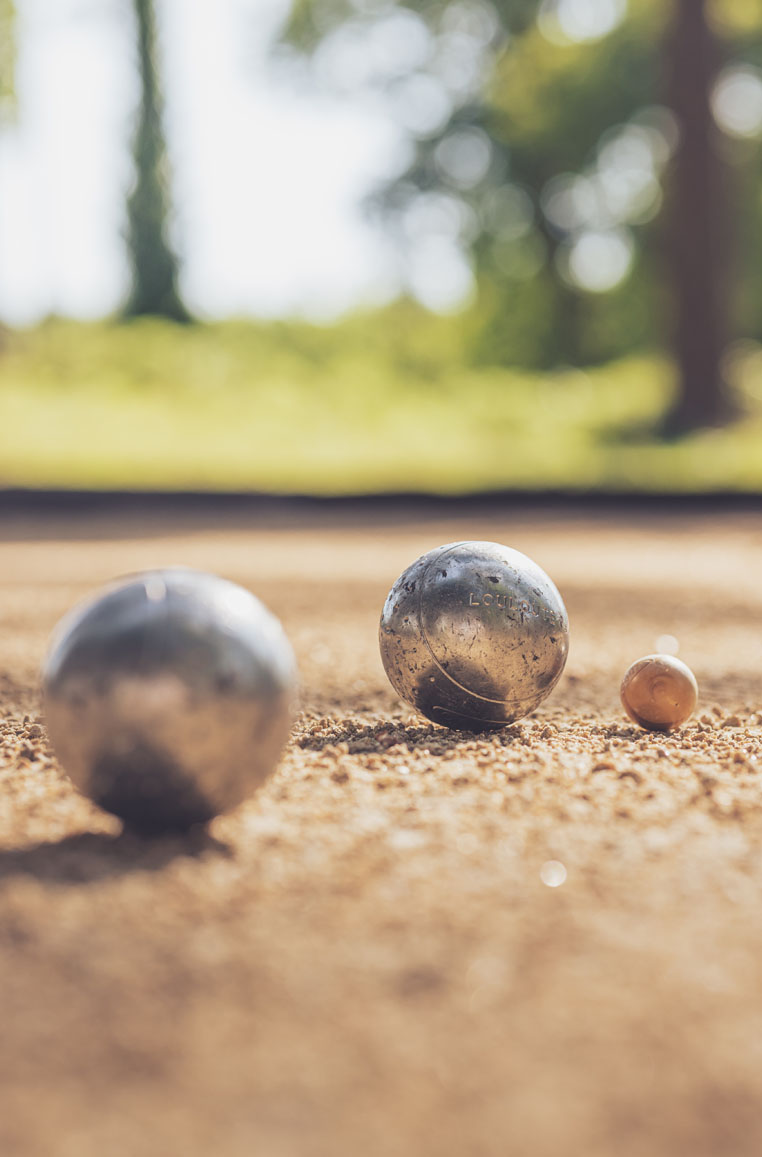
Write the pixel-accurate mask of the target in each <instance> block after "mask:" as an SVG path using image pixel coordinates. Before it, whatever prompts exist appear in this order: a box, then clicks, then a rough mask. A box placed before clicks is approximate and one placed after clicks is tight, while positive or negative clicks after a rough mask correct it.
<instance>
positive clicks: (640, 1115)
mask: <svg viewBox="0 0 762 1157" xmlns="http://www.w3.org/2000/svg"><path fill="white" fill-rule="evenodd" d="M313 518H314V516H313ZM463 537H487V538H493V539H497V540H499V541H503V542H506V543H508V544H510V545H512V546H514V547H517V548H519V549H521V550H523V551H525V552H527V553H528V554H530V555H531V556H533V557H534V558H535V559H536V560H537V561H538V562H539V563H540V564H541V565H542V566H543V567H545V568H546V569H547V570H548V571H549V572H550V573H551V575H552V576H553V578H554V579H555V580H556V582H557V583H558V585H559V586H560V588H561V591H562V592H563V594H564V596H565V599H566V602H567V605H568V609H569V614H570V621H571V639H572V646H571V652H570V658H569V663H568V668H567V673H566V674H565V676H564V677H563V680H562V682H561V684H560V685H559V687H558V689H557V691H556V693H555V694H554V696H553V697H552V698H551V699H550V700H549V701H548V702H547V703H546V704H545V705H544V706H543V707H542V708H541V709H540V710H539V711H538V712H537V714H536V715H534V716H532V717H531V718H529V719H525V720H523V721H521V722H519V723H517V724H515V725H514V726H512V727H509V728H507V729H506V730H504V731H503V732H500V733H498V734H496V735H493V736H487V737H472V736H468V735H465V734H463V733H454V732H447V731H445V730H443V729H438V728H436V727H434V726H433V725H429V724H428V723H426V722H425V721H424V720H422V719H420V718H417V717H415V716H413V714H412V713H411V712H410V711H408V710H407V709H406V708H405V707H403V706H402V705H401V704H400V703H399V701H398V700H397V699H396V698H395V696H394V694H393V693H392V691H391V689H390V687H389V685H388V683H387V682H386V679H385V677H384V674H383V671H382V669H381V665H380V661H379V658H378V653H377V644H376V630H377V623H378V616H379V611H380V607H381V604H382V601H383V599H384V596H385V594H386V591H387V589H388V587H389V586H390V585H391V583H392V581H393V580H394V578H395V577H396V576H397V574H398V573H399V572H400V571H401V570H402V569H403V568H404V567H405V566H406V565H407V564H408V563H409V562H410V561H411V560H412V559H413V558H414V557H416V556H417V555H418V554H420V553H421V552H423V551H424V550H427V549H429V548H430V547H432V546H434V545H437V544H439V543H442V542H446V541H451V540H454V539H459V538H463ZM177 562H184V563H187V564H190V565H194V566H198V567H202V568H209V569H215V570H218V571H220V572H221V573H223V574H224V575H226V576H227V577H229V578H231V579H234V580H237V581H239V582H242V583H244V584H246V585H248V586H249V587H251V588H252V589H253V590H254V591H256V593H257V594H259V595H260V596H261V597H263V598H264V599H265V601H266V602H267V603H268V604H269V605H270V606H271V607H272V608H273V610H275V611H276V612H277V613H278V614H279V615H280V616H281V617H282V619H283V621H284V624H285V626H286V628H287V630H288V632H289V634H290V636H291V638H292V640H293V643H294V645H295V649H296V652H297V655H298V659H299V663H300V667H301V671H302V679H303V692H302V707H301V712H300V715H299V717H298V720H297V724H296V728H295V731H294V734H293V739H292V741H291V743H290V745H289V747H288V750H287V752H286V754H285V757H284V759H283V762H282V765H281V767H280V769H279V770H278V772H277V774H276V775H275V776H274V778H273V779H272V780H271V781H270V782H269V783H268V785H267V786H266V787H265V788H264V789H263V790H262V791H261V793H260V794H259V795H258V796H257V797H256V798H255V799H253V800H251V801H250V802H249V803H247V804H246V805H244V806H243V807H241V808H240V809H239V810H238V811H237V812H235V813H234V814H231V815H230V816H227V817H224V818H222V819H220V820H218V821H216V822H215V823H214V825H213V827H212V831H211V835H210V836H209V837H208V838H203V837H201V836H199V837H197V838H189V839H184V840H162V841H159V842H156V843H141V842H139V841H138V840H136V839H135V838H132V837H127V836H124V835H120V834H119V830H118V825H116V824H115V823H114V822H113V821H111V820H109V819H108V818H106V817H104V816H103V815H102V814H101V813H98V812H97V811H96V810H95V809H94V808H93V807H91V806H90V805H89V804H88V803H86V802H85V801H84V800H82V799H81V798H79V797H78V796H77V795H76V794H75V793H74V791H73V790H72V788H71V787H70V786H69V784H68V782H67V781H66V779H65V778H63V777H62V775H61V773H60V770H59V768H58V767H57V765H56V762H55V760H54V758H53V757H52V755H51V752H50V751H49V749H48V746H47V743H46V738H45V733H44V729H43V726H42V721H41V718H40V701H39V696H38V692H37V689H36V671H37V668H38V664H39V661H40V658H41V656H42V653H43V650H44V646H45V640H46V637H47V635H48V632H49V630H50V629H51V627H52V625H53V623H54V622H55V621H56V619H57V618H58V617H59V616H60V615H61V614H62V612H63V611H64V610H65V609H67V608H68V607H69V606H70V605H71V603H72V602H73V601H74V600H75V599H78V598H80V597H82V596H83V595H85V594H86V593H88V592H90V591H92V590H93V588H94V587H96V586H97V585H98V584H99V583H101V582H103V581H104V580H106V579H107V578H109V577H111V576H112V575H113V574H115V573H119V572H125V571H128V570H129V571H132V570H135V569H136V568H142V567H148V566H154V565H163V564H168V563H177ZM760 567H762V535H761V534H760V529H759V524H758V519H757V518H756V516H754V517H752V516H743V515H733V514H732V513H725V514H724V515H722V516H711V517H701V516H699V515H692V516H686V515H684V514H683V515H681V516H679V517H678V516H675V515H670V514H668V513H665V514H663V515H661V516H659V517H654V516H653V515H651V516H649V517H646V516H645V515H638V514H636V513H634V512H633V511H632V509H631V510H630V513H628V514H624V513H620V514H614V515H612V516H610V517H607V518H603V517H601V516H595V517H591V516H586V515H585V513H584V510H582V509H580V510H578V511H573V510H570V509H568V508H566V509H565V511H564V513H563V515H560V514H558V515H557V514H554V512H553V511H552V510H546V511H540V510H535V511H534V512H533V514H532V517H531V518H527V517H524V516H522V514H521V513H520V510H519V509H518V508H514V509H512V510H511V509H510V508H506V509H505V511H504V513H502V514H495V513H494V512H493V513H492V514H489V513H487V512H484V513H483V514H478V513H473V514H472V515H471V517H469V518H464V517H462V516H457V515H456V514H455V513H453V514H452V515H450V516H448V517H447V518H440V519H439V520H432V519H431V518H429V519H428V520H427V519H426V518H425V517H424V516H423V515H422V514H421V513H420V512H416V510H415V509H410V510H408V512H407V513H406V514H405V515H404V516H400V515H399V514H398V515H397V516H393V515H392V514H391V513H389V514H384V512H383V511H381V510H378V509H377V510H376V513H375V514H374V515H373V516H368V515H367V514H364V515H363V516H362V517H361V518H351V517H350V516H349V515H342V516H341V517H338V516H331V517H328V516H325V517H323V518H322V521H321V522H320V523H319V524H318V523H316V522H314V520H313V521H312V522H311V523H310V522H309V521H308V519H307V518H306V517H305V516H304V514H303V513H302V514H300V512H299V509H296V510H294V509H291V510H290V511H288V512H281V513H280V514H279V516H278V517H277V518H275V517H274V516H273V517H270V518H266V517H265V516H264V515H260V516H258V517H255V516H253V515H247V516H245V517H244V516H238V518H237V520H236V519H233V518H232V517H229V518H225V517H221V516H220V515H219V514H217V515H215V516H214V519H213V521H212V520H211V519H209V520H205V519H204V518H203V517H201V516H195V515H192V514H187V513H186V514H185V515H183V516H179V515H177V516H175V517H173V518H171V519H170V518H166V517H164V518H162V517H159V516H158V515H151V514H150V511H149V512H143V514H142V515H141V514H139V513H135V514H134V515H131V516H129V517H128V516H126V515H123V516H121V517H119V516H114V515H113V514H105V513H104V514H103V515H100V516H98V517H97V518H87V517H82V518H79V519H72V518H65V517H60V516H59V517H57V518H50V519H43V518H41V517H38V518H34V519H30V517H28V516H27V517H24V518H21V517H19V518H17V519H13V518H12V517H10V516H9V515H5V516H4V518H3V520H2V522H0V573H2V576H3V598H2V601H1V602H0V628H1V637H2V640H3V643H2V649H1V651H0V791H1V793H2V795H1V798H2V808H0V975H2V1009H3V1012H2V1032H1V1033H0V1152H2V1153H3V1154H8V1155H9V1157H10V1155H12V1157H51V1155H53V1154H55V1157H103V1154H109V1157H134V1155H135V1154H140V1155H141V1157H167V1155H168V1154H172V1155H174V1154H183V1155H184V1157H209V1154H214V1155H215V1157H252V1154H263V1155H265V1154H266V1155H267V1157H356V1154H358V1153H364V1154H368V1155H369V1157H388V1155H389V1154H394V1155H395V1157H464V1154H479V1155H480V1157H482V1155H483V1157H493V1155H494V1157H505V1155H506V1154H511V1155H512V1157H559V1155H564V1157H567V1155H568V1157H579V1155H581V1154H585V1157H611V1155H612V1154H617V1155H618V1157H675V1155H676V1154H687V1153H690V1154H692V1155H693V1157H717V1155H718V1154H733V1157H758V1154H759V1153H760V1151H761V1150H762V1066H760V1040H762V1000H761V999H760V993H762V925H761V924H760V920H759V894H760V887H761V886H762V857H761V856H760V846H762V845H761V841H762V805H761V802H760V801H761V798H762V797H761V796H760V775H761V774H762V716H761V715H760V709H761V708H762V669H761V668H760V649H759V633H760V627H761V626H762V593H761V592H760V584H759V581H758V576H759V573H760ZM663 636H670V637H671V638H669V640H668V642H669V645H670V647H671V649H673V650H674V648H675V646H676V645H678V646H679V654H680V656H681V657H682V658H683V659H684V660H685V661H686V662H688V663H689V664H690V665H691V667H692V668H693V669H694V670H695V672H696V675H697V677H698V680H699V684H700V687H701V700H700V706H699V710H698V714H697V717H696V718H695V719H694V720H693V721H692V722H691V723H690V724H689V725H688V726H687V727H686V728H685V730H684V731H682V732H680V733H678V734H675V735H671V736H653V735H648V734H646V733H643V732H640V731H638V730H637V729H636V728H635V727H634V726H633V725H632V724H630V723H629V722H628V721H627V720H626V718H625V717H624V715H623V713H622V711H621V709H620V707H619V704H618V701H617V684H618V680H619V677H620V675H621V673H622V671H623V670H624V668H625V667H626V666H627V664H628V663H629V662H631V661H632V660H633V659H635V658H637V657H638V656H640V655H642V654H644V653H648V652H650V651H652V650H653V649H654V647H655V646H656V645H657V643H656V641H657V639H658V638H659V637H663Z"/></svg>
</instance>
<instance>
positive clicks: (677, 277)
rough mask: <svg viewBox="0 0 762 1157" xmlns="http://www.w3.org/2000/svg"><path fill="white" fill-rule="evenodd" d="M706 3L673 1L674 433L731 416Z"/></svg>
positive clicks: (723, 212) (722, 197)
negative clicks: (725, 363)
mask: <svg viewBox="0 0 762 1157" xmlns="http://www.w3.org/2000/svg"><path fill="white" fill-rule="evenodd" d="M706 7H707V5H706V0H674V18H673V23H672V27H671V28H670V30H669V33H668V36H667V41H666V45H665V48H666V64H667V77H668V86H669V87H668V96H669V104H670V106H671V108H672V110H673V112H674V114H675V116H676V118H677V122H678V127H679V134H680V135H679V143H678V147H677V151H676V154H675V158H674V161H673V165H672V172H671V185H670V187H669V189H668V205H669V211H668V222H667V227H668V235H667V256H668V262H669V280H670V282H671V290H672V300H673V310H674V317H673V325H674V332H673V344H674V354H675V360H676V363H677V368H678V395H677V399H676V401H675V404H674V406H673V408H672V410H671V411H670V413H669V414H668V415H667V418H666V421H665V427H666V432H667V433H668V434H673V435H675V434H680V433H684V432H687V431H689V430H693V429H697V428H699V427H702V426H714V425H719V424H721V423H723V422H725V421H727V420H728V419H729V418H730V416H731V406H730V404H729V400H728V396H727V392H726V388H725V383H724V381H723V376H722V355H723V351H724V349H725V346H726V344H727V331H728V319H727V312H728V311H727V308H726V302H727V300H728V285H727V266H728V262H727V253H728V235H729V208H728V198H727V187H726V174H725V172H724V165H723V163H722V160H721V157H720V155H719V152H718V148H717V129H716V127H715V125H714V121H713V118H712V112H711V108H710V95H711V90H712V85H713V83H714V80H715V76H716V72H717V65H718V58H719V48H718V44H717V41H716V38H715V36H714V34H713V32H712V29H711V27H710V25H709V23H708V20H707V13H706Z"/></svg>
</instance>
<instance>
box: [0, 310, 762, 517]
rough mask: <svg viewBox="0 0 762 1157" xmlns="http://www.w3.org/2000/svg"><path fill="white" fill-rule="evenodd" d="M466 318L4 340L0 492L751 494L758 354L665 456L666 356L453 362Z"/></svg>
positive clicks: (399, 316)
mask: <svg viewBox="0 0 762 1157" xmlns="http://www.w3.org/2000/svg"><path fill="white" fill-rule="evenodd" d="M472 324H473V321H472V320H470V319H469V318H468V317H467V316H464V317H462V318H458V319H452V318H441V317H435V316H432V315H428V314H426V313H425V312H424V311H422V310H421V309H420V308H418V307H415V306H413V305H411V304H409V303H405V302H401V303H398V304H397V305H395V306H393V307H390V308H389V309H388V310H386V311H385V312H383V313H381V314H377V315H373V316H358V317H354V318H350V319H348V320H346V321H344V322H342V323H340V324H337V325H335V326H332V327H319V326H312V325H308V324H306V323H298V322H288V323H286V322H283V323H278V324H264V323H263V324H251V323H232V322H230V323H224V324H219V325H198V326H195V327H192V328H190V329H189V328H188V327H180V326H176V325H173V324H172V323H168V322H163V321H159V320H152V319H142V320H138V321H135V322H132V323H130V324H121V325H117V324H107V323H101V324H78V323H73V322H60V321H51V322H49V323H47V324H45V325H43V326H40V327H39V328H36V329H34V330H30V331H27V332H19V333H14V334H12V335H10V337H9V342H8V347H7V350H6V353H5V355H4V357H3V358H2V359H1V360H0V463H2V465H1V466H0V485H3V486H13V485H28V486H63V487H77V486H84V487H105V488H109V487H115V488H130V489H141V488H169V489H186V488H192V489H211V490H215V489H254V490H262V491H270V492H285V493H304V492H308V493H314V494H331V493H335V494H341V493H363V492H392V491H408V490H421V491H428V492H440V493H462V492H468V491H476V490H479V489H484V488H488V489H491V488H504V487H506V488H518V489H522V488H524V489H530V490H535V489H554V488H564V489H569V490H572V491H574V490H579V491H585V490H588V489H624V490H641V491H660V490H667V491H690V490H695V489H698V490H702V491H703V490H714V489H731V490H757V491H762V456H761V455H760V454H759V452H758V448H759V445H760V439H761V438H762V355H760V353H759V352H757V350H756V348H755V347H754V348H752V347H749V349H747V350H746V351H745V352H743V356H740V355H739V358H738V359H737V365H736V369H735V370H734V377H735V380H736V384H737V389H738V390H739V391H740V393H739V397H741V398H742V400H743V403H744V406H745V409H746V412H747V417H746V418H745V419H744V420H743V421H742V422H739V423H738V424H736V425H735V426H733V427H731V428H728V429H724V430H714V431H706V432H703V433H700V434H695V435H692V436H690V437H688V438H685V439H682V440H681V441H680V442H679V443H675V444H673V445H665V444H659V443H657V442H654V441H652V440H651V439H650V438H649V436H648V433H647V431H648V429H650V428H652V427H653V425H654V423H655V422H656V421H658V418H659V416H660V414H661V413H662V412H663V411H664V409H665V408H666V407H667V406H668V404H669V402H670V400H671V394H672V388H673V375H672V371H671V367H670V366H669V364H668V363H666V362H665V361H663V360H660V359H657V358H653V357H652V358H645V357H640V358H629V359H626V360H623V361H619V362H617V363H613V364H610V365H606V366H601V367H599V368H596V369H595V370H591V371H589V372H582V371H579V370H565V371H557V372H554V373H545V374H538V373H532V372H527V371H518V370H507V369H501V368H496V367H483V368H481V369H479V368H476V367H474V366H473V365H470V364H469V362H468V359H467V357H466V356H465V354H464V351H465V349H466V348H467V344H468V338H469V326H470V325H472ZM638 430H641V431H643V433H642V434H640V435H639V434H637V431H638ZM634 431H635V433H634Z"/></svg>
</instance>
